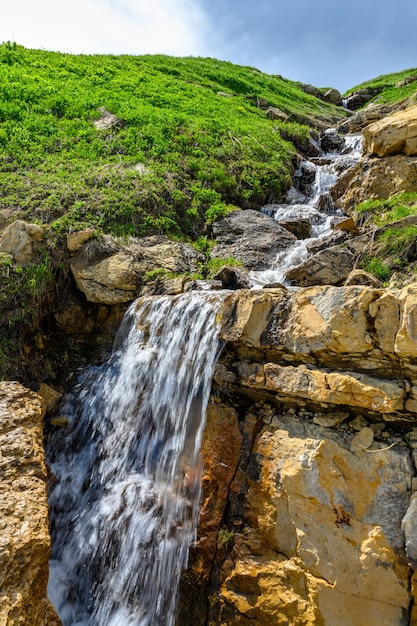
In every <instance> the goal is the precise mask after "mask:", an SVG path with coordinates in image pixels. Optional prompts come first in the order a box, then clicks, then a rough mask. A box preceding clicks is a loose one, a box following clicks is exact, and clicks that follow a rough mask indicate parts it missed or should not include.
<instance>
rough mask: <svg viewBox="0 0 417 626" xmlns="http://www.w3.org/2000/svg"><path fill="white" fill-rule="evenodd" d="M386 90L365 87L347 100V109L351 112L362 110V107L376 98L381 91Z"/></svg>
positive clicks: (350, 95)
mask: <svg viewBox="0 0 417 626" xmlns="http://www.w3.org/2000/svg"><path fill="white" fill-rule="evenodd" d="M383 90H384V87H382V86H381V87H364V88H362V89H358V90H357V91H354V92H352V93H351V94H349V95H348V96H347V98H345V106H346V108H347V109H350V110H351V111H355V110H356V109H360V107H361V106H363V105H364V104H366V103H367V102H369V100H372V98H375V96H377V95H378V94H380V93H381V91H383Z"/></svg>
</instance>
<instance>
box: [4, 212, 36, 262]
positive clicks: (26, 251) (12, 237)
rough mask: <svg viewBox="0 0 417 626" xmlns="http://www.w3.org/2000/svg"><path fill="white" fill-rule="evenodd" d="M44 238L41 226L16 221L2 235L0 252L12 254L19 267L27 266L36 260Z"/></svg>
mask: <svg viewBox="0 0 417 626" xmlns="http://www.w3.org/2000/svg"><path fill="white" fill-rule="evenodd" d="M43 238H44V231H43V229H42V228H41V227H40V226H37V225H36V224H28V223H26V222H23V221H22V220H16V222H13V223H12V224H10V226H8V227H7V228H6V230H5V231H4V232H3V233H2V235H1V237H0V252H7V253H9V254H11V255H12V256H13V259H14V260H15V262H16V263H18V264H19V265H27V264H28V263H31V262H32V261H34V260H35V259H36V257H37V255H38V252H39V248H40V247H41V244H42V241H43Z"/></svg>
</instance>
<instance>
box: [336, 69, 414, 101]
mask: <svg viewBox="0 0 417 626" xmlns="http://www.w3.org/2000/svg"><path fill="white" fill-rule="evenodd" d="M396 85H398V87H396ZM367 87H371V88H372V87H379V88H381V89H382V91H381V92H380V93H379V94H378V95H376V96H375V97H374V98H373V99H372V100H371V102H375V103H376V102H378V103H379V104H391V103H395V102H400V101H401V100H404V99H405V98H409V97H411V96H412V95H413V94H415V93H416V91H417V68H411V69H408V70H403V71H401V72H396V73H394V74H384V75H382V76H377V78H373V79H371V80H368V81H366V82H364V83H361V84H360V85H357V86H356V87H353V88H352V89H349V92H347V93H352V92H354V91H357V90H358V89H364V88H367ZM347 93H346V94H345V95H347Z"/></svg>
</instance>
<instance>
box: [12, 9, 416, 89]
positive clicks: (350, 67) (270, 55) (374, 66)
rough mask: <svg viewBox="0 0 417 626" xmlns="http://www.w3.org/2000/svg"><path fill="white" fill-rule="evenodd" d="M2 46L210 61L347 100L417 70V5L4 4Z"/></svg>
mask: <svg viewBox="0 0 417 626" xmlns="http://www.w3.org/2000/svg"><path fill="white" fill-rule="evenodd" d="M0 1H1V2H2V3H3V5H4V6H2V7H1V13H0V42H1V41H12V42H16V43H18V44H21V45H23V46H25V47H27V48H41V49H45V50H58V51H61V52H73V53H84V54H95V53H111V54H154V53H155V54H156V53H161V54H170V55H174V56H189V55H191V56H208V57H215V58H217V59H222V60H226V61H232V62H233V63H237V64H240V65H250V66H253V67H257V68H258V69H260V70H262V71H264V72H267V73H269V74H281V75H282V76H284V77H286V78H290V79H292V80H298V81H302V82H305V83H311V84H313V85H316V86H318V87H335V88H336V89H339V90H340V91H341V92H342V93H343V92H345V91H346V90H348V89H350V88H352V87H353V86H355V85H357V84H359V83H361V82H363V81H365V80H368V79H370V78H374V77H376V76H378V75H380V74H388V73H391V72H397V71H401V70H403V69H408V68H412V67H417V36H416V27H417V1H416V0H395V2H394V1H393V0H349V2H337V0H336V1H335V0H251V1H249V0H0Z"/></svg>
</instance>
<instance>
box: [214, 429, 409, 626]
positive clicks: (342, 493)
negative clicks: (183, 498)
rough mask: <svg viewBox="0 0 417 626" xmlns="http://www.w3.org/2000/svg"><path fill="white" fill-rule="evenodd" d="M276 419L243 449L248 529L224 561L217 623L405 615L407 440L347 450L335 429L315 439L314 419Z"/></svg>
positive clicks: (380, 619) (397, 620) (355, 621)
mask: <svg viewBox="0 0 417 626" xmlns="http://www.w3.org/2000/svg"><path fill="white" fill-rule="evenodd" d="M275 425H276V430H272V429H270V428H268V429H264V430H263V431H262V432H261V433H260V434H259V436H258V438H257V440H256V442H255V445H254V447H253V450H252V459H253V463H256V465H257V468H258V469H257V472H256V475H255V474H254V473H253V472H252V474H251V477H249V479H248V491H247V503H246V507H245V519H244V523H245V528H246V529H247V530H244V531H243V532H242V534H240V535H239V536H237V537H236V540H235V546H234V549H233V551H232V552H231V554H230V558H229V559H228V561H227V562H226V563H225V565H224V567H223V570H222V573H221V590H220V594H221V596H220V607H221V608H220V613H221V617H222V620H220V621H219V622H216V623H221V624H222V625H223V624H224V625H226V624H227V626H235V625H238V624H246V623H248V624H249V623H250V624H253V626H265V625H271V626H275V625H279V626H281V625H282V626H283V625H284V624H286V625H291V626H293V625H296V626H313V625H314V626H317V625H325V626H368V625H371V624H378V626H394V625H395V626H397V625H398V626H399V624H402V623H408V621H407V617H406V616H407V615H408V610H409V602H410V594H409V575H410V569H409V567H408V566H407V565H406V561H405V559H404V539H403V534H402V531H401V519H402V517H403V516H404V513H405V511H406V509H407V505H408V499H409V490H410V484H411V476H412V473H413V471H412V466H411V461H410V459H409V454H408V452H407V450H404V449H400V448H391V449H389V450H386V449H385V450H384V449H381V450H379V451H378V452H373V453H371V452H367V451H365V452H363V453H362V454H353V453H351V452H350V451H349V449H348V443H347V442H346V441H344V440H343V439H342V438H341V437H340V436H339V435H337V433H335V432H334V433H333V435H332V439H325V440H323V438H322V436H321V435H320V432H321V431H320V427H319V426H315V425H312V424H306V423H301V422H298V421H297V420H296V419H295V418H292V419H291V420H290V421H287V422H284V421H282V420H281V421H280V419H279V418H276V421H275ZM246 619H247V620H248V621H247V622H246V621H245V620H246Z"/></svg>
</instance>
